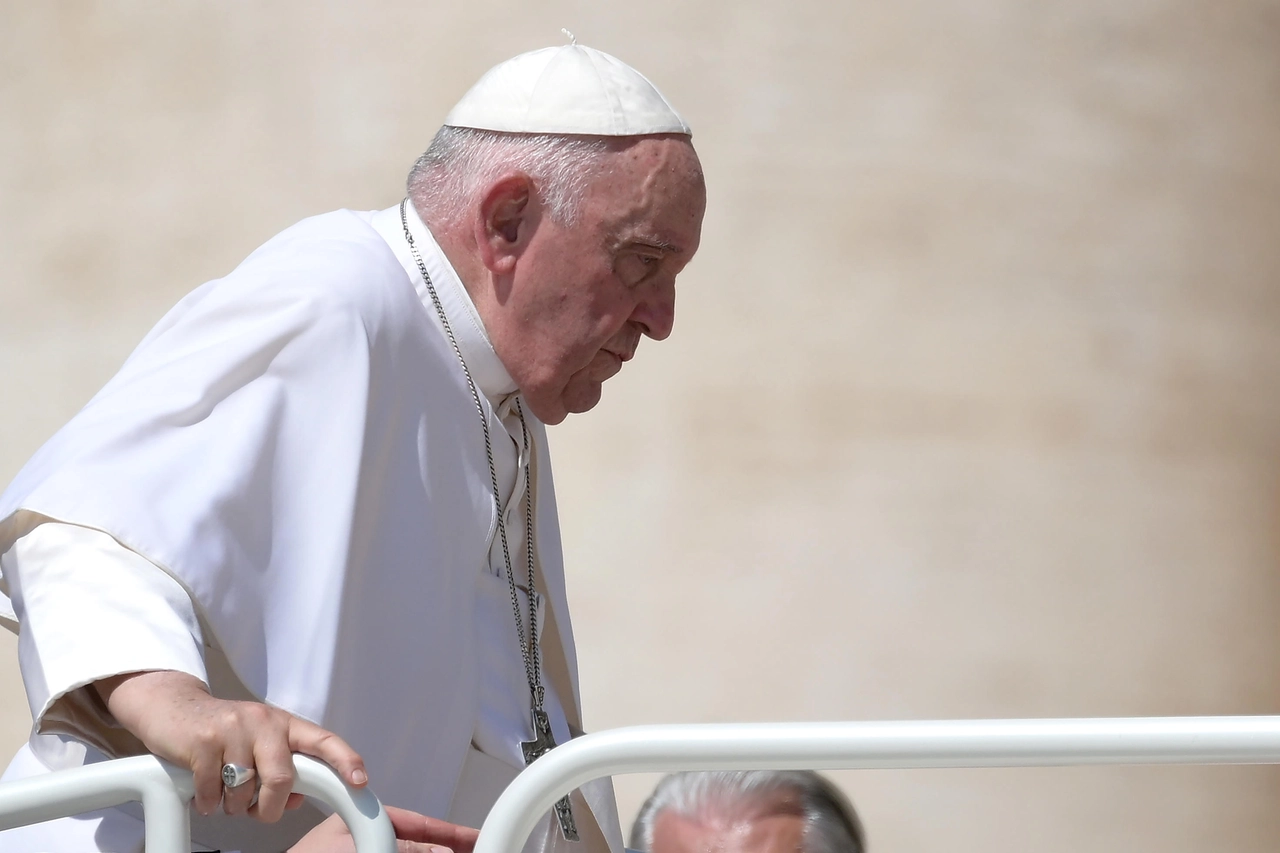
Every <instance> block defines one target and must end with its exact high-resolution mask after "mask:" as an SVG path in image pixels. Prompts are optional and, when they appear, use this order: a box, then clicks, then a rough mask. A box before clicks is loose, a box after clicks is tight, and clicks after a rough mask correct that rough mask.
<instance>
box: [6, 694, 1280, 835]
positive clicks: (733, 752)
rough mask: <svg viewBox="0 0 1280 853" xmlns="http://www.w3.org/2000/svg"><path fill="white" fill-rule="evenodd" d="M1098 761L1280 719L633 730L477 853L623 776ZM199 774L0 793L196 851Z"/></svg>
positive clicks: (374, 814) (37, 815)
mask: <svg viewBox="0 0 1280 853" xmlns="http://www.w3.org/2000/svg"><path fill="white" fill-rule="evenodd" d="M294 763H295V765H296V766H297V768H298V777H297V781H296V782H295V785H294V790H295V791H298V792H299V793H302V794H306V795H308V796H314V797H319V798H320V799H322V800H324V801H325V802H327V803H329V804H330V805H331V806H333V807H334V810H335V811H336V812H338V814H339V815H341V817H342V819H343V820H344V821H346V823H347V826H348V827H349V828H350V829H351V834H352V837H353V838H354V840H355V844H356V849H357V850H358V851H359V853H394V851H395V849H396V846H395V839H394V836H393V832H392V829H391V822H390V820H389V819H388V817H387V815H386V811H385V810H384V809H383V808H382V806H381V804H380V803H379V802H378V800H377V798H375V797H374V796H373V794H371V793H370V792H368V791H366V790H359V789H353V788H349V787H347V786H346V785H345V784H343V782H342V781H341V779H339V778H338V776H337V774H336V773H335V772H334V771H333V770H331V769H330V768H329V767H327V766H326V765H324V764H322V763H320V762H318V761H315V760H314V759H310V758H307V757H305V756H300V755H299V756H294ZM1086 764H1280V716H1276V717H1148V718H1123V719H1075V720H1071V719H1067V720H960V721H955V720H943V721H918V722H864V723H760V724H729V725H722V724H704V725H669V726H634V727H631V728H622V729H613V730H611V731H605V732H598V733H596V734H591V735H584V736H583V737H580V738H577V739H575V740H573V741H571V742H569V743H566V744H563V745H561V746H558V747H556V748H555V749H553V750H551V752H549V753H547V754H546V755H544V756H543V757H542V758H540V759H538V761H536V762H535V763H534V764H533V765H532V766H530V767H528V768H526V769H525V770H524V771H523V772H522V773H521V774H520V775H519V776H517V777H516V779H515V780H514V781H513V782H512V783H511V785H510V786H508V788H507V790H506V791H504V792H503V794H502V796H501V797H499V798H498V801H497V803H495V804H494V806H493V809H492V810H491V811H490V812H489V816H488V818H487V819H486V820H485V822H484V826H483V827H482V828H481V831H480V840H479V842H478V843H477V845H476V850H475V853H515V851H518V850H520V848H521V847H523V845H524V842H525V840H526V839H527V838H528V836H529V833H530V832H531V831H532V830H533V827H534V825H535V824H536V823H537V822H538V820H539V818H540V817H541V816H542V815H543V814H545V813H546V812H547V810H548V809H549V808H550V807H551V805H552V804H553V803H554V802H555V801H556V800H557V799H559V798H560V797H561V796H563V795H564V794H566V793H568V792H569V791H571V790H573V789H574V788H576V787H578V786H579V785H581V784H583V783H584V782H588V781H590V780H592V779H596V778H599V777H601V776H612V775H617V774H622V773H646V772H664V771H671V770H736V769H742V770H745V769H769V768H774V769H786V768H794V769H798V768H812V769H815V770H835V769H875V768H878V769H888V768H895V769H909V768H926V767H1034V766H1062V765H1086ZM192 795H193V791H192V783H191V774H190V773H189V772H187V771H184V770H178V769H177V768H175V767H173V766H172V765H170V764H167V763H165V762H163V761H161V760H159V759H157V758H154V757H151V756H144V757H140V758H125V759H120V760H118V761H109V762H103V763H101V764H94V765H90V766H88V767H83V768H77V769H75V770H66V771H62V772H59V773H51V774H49V775H48V776H42V777H38V778H34V779H24V780H21V781H17V782H6V783H5V784H3V785H0V829H7V828H10V827H14V826H20V825H22V824H26V823H35V822H37V821H42V820H49V819H51V818H55V817H61V816H64V815H69V814H77V813H79V812H84V811H92V810H94V809H99V808H105V807H107V806H112V805H117V804H119V803H123V802H127V801H131V800H140V801H141V802H142V806H143V811H144V813H145V816H146V843H147V851H148V853H170V851H187V850H189V849H190V828H189V821H188V817H187V804H188V803H189V801H190V800H191V797H192Z"/></svg>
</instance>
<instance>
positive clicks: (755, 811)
mask: <svg viewBox="0 0 1280 853" xmlns="http://www.w3.org/2000/svg"><path fill="white" fill-rule="evenodd" d="M631 844H632V845H633V846H634V847H635V848H636V849H638V850H642V851H645V853H864V851H865V850H866V842H865V841H864V839H863V833H862V824H861V823H860V822H859V820H858V815H857V813H856V812H855V811H854V810H853V805H852V804H850V802H849V800H848V798H847V797H845V796H844V795H843V794H842V793H840V791H839V789H837V788H836V787H835V786H834V785H832V784H831V782H829V781H828V780H827V779H825V778H824V777H822V776H819V775H818V774H817V773H814V772H813V771H811V770H786V771H783V770H751V771H743V772H706V773H676V774H672V775H670V776H666V777H664V778H663V779H662V781H661V782H659V783H658V787H657V788H655V789H654V791H653V794H652V795H651V796H650V797H649V799H648V800H647V801H645V804H644V805H643V806H642V807H641V809H640V813H639V814H638V815H637V816H636V821H635V825H634V826H633V827H632V830H631Z"/></svg>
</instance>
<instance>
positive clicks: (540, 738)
mask: <svg viewBox="0 0 1280 853" xmlns="http://www.w3.org/2000/svg"><path fill="white" fill-rule="evenodd" d="M532 717H533V740H527V741H522V742H521V743H520V748H521V749H522V750H524V763H525V766H526V767H528V766H529V765H530V764H532V763H533V762H535V761H537V760H538V759H539V758H541V757H542V756H544V755H546V754H547V753H548V752H550V751H551V750H552V749H553V748H554V747H555V745H556V740H555V738H554V737H553V736H552V735H551V721H550V720H549V719H547V712H546V711H544V710H542V709H541V708H534V709H533V714H532ZM556 820H558V821H559V822H560V832H561V833H562V834H563V835H564V837H565V838H566V839H567V840H569V841H578V840H579V839H578V825H577V824H576V823H575V822H574V820H573V807H572V806H570V805H569V795H568V794H565V795H564V796H563V797H561V798H560V799H558V800H556Z"/></svg>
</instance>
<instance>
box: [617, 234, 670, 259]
mask: <svg viewBox="0 0 1280 853" xmlns="http://www.w3.org/2000/svg"><path fill="white" fill-rule="evenodd" d="M626 246H643V247H645V248H647V249H657V250H658V251H660V252H667V253H668V254H672V255H678V254H680V253H681V252H682V251H683V250H682V249H681V248H680V247H679V246H677V245H675V244H674V243H669V242H667V241H666V240H663V239H662V238H661V237H656V236H653V235H639V236H634V237H631V238H625V239H624V238H620V237H616V236H615V238H614V240H613V249H614V251H617V250H618V249H621V248H624V247H626Z"/></svg>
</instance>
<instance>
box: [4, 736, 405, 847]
mask: <svg viewBox="0 0 1280 853" xmlns="http://www.w3.org/2000/svg"><path fill="white" fill-rule="evenodd" d="M293 763H294V767H295V768H296V769H297V778H296V779H295V780H294V786H293V790H294V791H296V792H297V793H299V794H303V795H305V796H308V797H316V798H318V799H320V800H323V801H324V802H326V803H328V804H329V805H330V806H332V807H333V810H334V811H335V812H337V813H338V815H339V816H341V817H342V819H343V820H344V821H345V822H346V824H347V827H348V829H350V830H351V837H352V839H353V840H354V841H355V845H356V850H357V851H358V853H395V851H396V840H395V832H394V831H393V830H392V828H391V819H390V818H389V817H387V812H386V810H385V809H384V808H383V807H382V804H381V803H380V802H378V798H377V797H375V796H374V795H373V794H372V793H371V792H369V791H368V790H364V789H357V788H349V787H348V786H347V785H346V784H345V783H344V782H343V781H342V780H341V779H340V778H339V777H338V774H337V773H336V772H334V770H333V769H332V768H330V767H329V766H328V765H327V764H324V763H323V762H320V761H317V760H315V759H314V758H309V757H307V756H305V755H295V756H294V757H293ZM194 793H195V789H194V786H193V783H192V779H191V773H190V771H187V770H181V769H179V768H177V767H174V766H173V765H172V764H169V763H168V762H166V761H162V760H160V759H159V758H156V757H155V756H154V755H142V756H137V757H135V758H121V759H118V760H115V761H104V762H102V763H100V764H90V765H88V766H86V767H77V768H75V769H73V770H61V771H58V772H56V773H49V774H48V775H45V776H37V777H34V778H31V779H20V780H18V781H15V782H6V783H4V784H3V785H0V829H10V828H12V827H15V826H23V825H25V824H29V823H39V822H40V821H45V820H52V819H54V818H59V817H66V816H67V815H73V814H81V813H83V812H88V811H95V810H97V809H104V808H108V807H110V806H118V805H120V804H121V803H126V802H133V801H140V802H141V803H142V811H143V817H144V824H145V830H144V831H145V833H146V849H147V853H186V851H190V849H191V820H190V813H189V811H188V804H189V803H190V802H191V798H192V797H193V796H194ZM249 819H250V818H246V820H249Z"/></svg>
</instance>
